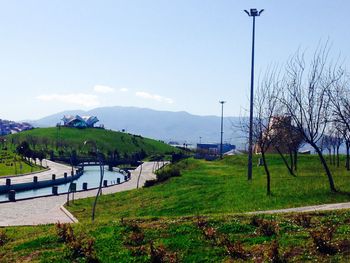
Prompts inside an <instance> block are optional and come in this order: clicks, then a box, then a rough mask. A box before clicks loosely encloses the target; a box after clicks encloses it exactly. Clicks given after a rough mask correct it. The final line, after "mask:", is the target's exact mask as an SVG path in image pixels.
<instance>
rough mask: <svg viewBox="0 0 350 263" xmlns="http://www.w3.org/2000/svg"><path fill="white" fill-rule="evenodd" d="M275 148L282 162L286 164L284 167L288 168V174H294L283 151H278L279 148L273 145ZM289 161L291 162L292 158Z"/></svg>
mask: <svg viewBox="0 0 350 263" xmlns="http://www.w3.org/2000/svg"><path fill="white" fill-rule="evenodd" d="M275 149H276V151H277V152H278V154H279V155H280V156H281V158H282V160H283V162H284V164H285V165H286V167H287V169H288V171H289V173H290V175H293V176H295V175H294V173H293V168H292V167H290V166H289V164H288V161H287V159H286V157H285V156H284V155H283V153H282V152H281V151H280V149H279V148H278V147H275ZM291 163H293V160H292V162H291Z"/></svg>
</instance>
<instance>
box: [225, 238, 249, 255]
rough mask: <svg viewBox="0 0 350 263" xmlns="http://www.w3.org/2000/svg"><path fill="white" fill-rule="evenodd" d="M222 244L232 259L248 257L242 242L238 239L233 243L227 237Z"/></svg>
mask: <svg viewBox="0 0 350 263" xmlns="http://www.w3.org/2000/svg"><path fill="white" fill-rule="evenodd" d="M222 245H223V246H224V247H225V249H226V252H227V254H228V255H229V256H230V257H231V258H232V259H243V260H246V259H247V258H248V253H247V252H246V251H245V250H244V248H243V246H242V243H241V242H239V241H237V242H234V243H232V242H231V241H230V240H228V238H225V239H224V241H223V242H222Z"/></svg>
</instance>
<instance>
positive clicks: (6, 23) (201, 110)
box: [0, 0, 350, 120]
mask: <svg viewBox="0 0 350 263" xmlns="http://www.w3.org/2000/svg"><path fill="white" fill-rule="evenodd" d="M252 7H256V8H264V9H265V12H264V13H263V15H262V16H261V17H259V18H257V28H256V30H257V32H256V39H257V42H256V76H258V75H259V73H261V72H263V71H264V69H265V68H266V67H268V66H269V65H271V64H275V63H278V64H282V63H283V62H285V61H286V59H287V58H288V57H289V56H290V55H291V54H292V53H294V52H295V51H296V50H297V49H298V48H299V47H302V48H306V49H308V50H312V49H314V48H315V47H316V46H317V44H318V43H319V41H320V40H327V39H329V40H330V42H331V44H332V51H333V53H334V54H336V56H338V55H339V54H340V55H341V56H342V58H343V59H344V61H345V62H344V63H345V64H346V65H347V64H348V59H349V58H350V49H349V47H350V45H349V42H350V33H349V28H348V26H349V25H350V18H349V15H348V13H349V10H350V3H349V1H345V0H344V1H340V0H335V1H325V0H318V1H315V0H312V1H311V0H308V1H305V0H294V1H262V0H260V1H249V0H248V1H247V0H244V1H233V0H231V1H224V0H217V1H207V0H176V1H166V0H162V1H161V0H157V1H156V0H147V1H146V0H142V1H141V0H123V1H118V0H114V1H103V0H101V1H88V0H83V1H78V0H75V1H68V0H66V1H64V0H59V1H56V0H50V1H48V0H46V1H40V0H35V1H34V0H26V1H19V0H8V1H2V0H1V1H0V37H1V41H0V87H1V103H0V118H3V119H14V120H23V119H35V118H39V117H43V116H46V115H48V114H52V113H56V112H58V111H62V110H68V109H85V110H86V109H91V108H94V107H103V106H137V107H147V108H153V109H158V110H170V111H182V110H184V111H188V112H190V113H194V114H199V115H219V114H220V104H219V103H218V101H219V100H222V99H224V100H226V101H227V102H228V103H227V104H226V105H225V114H227V115H231V116H238V115H240V114H241V113H242V109H243V108H245V107H246V106H247V105H248V95H249V93H248V91H249V85H250V58H251V57H250V55H251V25H252V24H251V22H252V21H251V19H250V18H248V17H247V15H246V14H245V13H243V9H249V8H252Z"/></svg>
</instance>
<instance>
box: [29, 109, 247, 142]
mask: <svg viewBox="0 0 350 263" xmlns="http://www.w3.org/2000/svg"><path fill="white" fill-rule="evenodd" d="M64 115H81V116H85V115H93V116H97V118H98V119H99V120H100V122H99V124H103V125H104V127H105V128H106V129H111V130H116V131H122V130H125V131H126V132H129V133H133V134H139V135H142V136H144V137H149V138H154V139H158V140H163V141H165V142H178V143H180V144H183V143H188V144H196V143H198V142H202V143H218V142H219V141H220V124H221V118H220V117H218V116H198V115H193V114H190V113H188V112H184V111H180V112H171V111H157V110H152V109H146V108H137V107H119V106H115V107H101V108H95V109H92V110H89V111H82V110H72V111H64V112H59V113H56V114H53V115H50V116H47V117H44V118H42V119H38V120H35V121H30V123H31V124H32V125H33V126H34V127H52V126H55V125H57V123H60V122H61V119H62V117H63V116H64ZM239 123H240V118H239V117H224V142H227V143H232V144H235V145H237V147H239V148H242V147H243V146H244V142H245V138H244V136H243V133H242V132H241V130H240V128H239Z"/></svg>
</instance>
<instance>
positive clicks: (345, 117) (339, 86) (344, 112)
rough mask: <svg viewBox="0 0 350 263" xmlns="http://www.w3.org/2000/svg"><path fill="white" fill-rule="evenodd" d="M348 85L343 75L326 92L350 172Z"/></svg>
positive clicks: (349, 98) (349, 89) (349, 100)
mask: <svg viewBox="0 0 350 263" xmlns="http://www.w3.org/2000/svg"><path fill="white" fill-rule="evenodd" d="M349 87H350V83H349V77H348V76H347V75H345V74H344V75H343V77H342V78H340V79H339V80H338V81H336V82H335V83H333V85H332V86H331V87H330V89H329V90H328V96H329V98H330V102H331V109H332V121H333V122H334V123H335V126H336V129H337V131H338V132H339V133H340V134H341V135H342V137H343V139H344V142H345V146H346V153H347V154H346V168H347V170H350V160H349V159H350V156H349V148H350V97H349V96H350V88H349Z"/></svg>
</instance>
